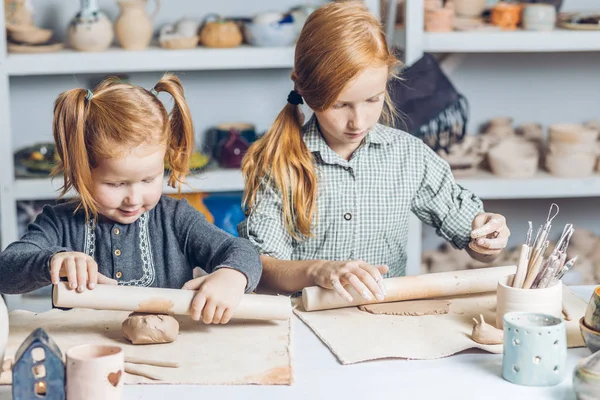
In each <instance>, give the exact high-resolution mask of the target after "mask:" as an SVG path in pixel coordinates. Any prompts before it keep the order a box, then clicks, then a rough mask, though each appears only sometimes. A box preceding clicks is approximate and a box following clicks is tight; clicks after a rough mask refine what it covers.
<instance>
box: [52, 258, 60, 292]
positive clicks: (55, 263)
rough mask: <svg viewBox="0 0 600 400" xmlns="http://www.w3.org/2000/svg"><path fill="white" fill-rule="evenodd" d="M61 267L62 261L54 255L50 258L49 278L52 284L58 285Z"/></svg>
mask: <svg viewBox="0 0 600 400" xmlns="http://www.w3.org/2000/svg"><path fill="white" fill-rule="evenodd" d="M61 267H62V261H61V260H59V259H58V258H57V257H56V255H55V256H53V257H52V258H51V259H50V280H51V281H52V284H53V285H58V282H60V269H61Z"/></svg>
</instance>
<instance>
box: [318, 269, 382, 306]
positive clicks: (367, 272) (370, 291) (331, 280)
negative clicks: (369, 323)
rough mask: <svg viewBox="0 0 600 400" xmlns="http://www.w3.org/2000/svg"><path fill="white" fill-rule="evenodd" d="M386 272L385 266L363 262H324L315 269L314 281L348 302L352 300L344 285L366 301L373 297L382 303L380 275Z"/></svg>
mask: <svg viewBox="0 0 600 400" xmlns="http://www.w3.org/2000/svg"><path fill="white" fill-rule="evenodd" d="M386 272H388V267H387V266H385V265H378V266H373V265H371V264H368V263H366V262H364V261H325V262H324V263H323V264H321V265H319V266H318V267H317V268H316V269H315V271H314V281H315V284H317V285H319V286H321V287H324V288H325V289H333V290H335V291H336V292H337V294H339V295H340V296H341V297H342V298H343V299H345V300H346V301H348V302H351V301H352V300H353V299H352V296H351V295H350V293H348V291H347V290H346V288H344V286H345V285H351V286H352V287H353V288H354V289H355V290H356V291H357V292H358V293H360V294H361V296H362V297H363V298H364V299H365V300H367V301H371V300H373V297H375V298H376V299H377V300H379V301H382V300H383V299H384V297H385V294H386V293H385V286H384V284H383V277H382V274H385V273H386Z"/></svg>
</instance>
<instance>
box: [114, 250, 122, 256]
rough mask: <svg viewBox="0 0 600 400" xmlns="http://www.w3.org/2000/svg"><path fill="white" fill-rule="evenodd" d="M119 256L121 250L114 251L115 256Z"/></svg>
mask: <svg viewBox="0 0 600 400" xmlns="http://www.w3.org/2000/svg"><path fill="white" fill-rule="evenodd" d="M120 255H121V250H119V249H116V250H115V256H117V257H119V256H120Z"/></svg>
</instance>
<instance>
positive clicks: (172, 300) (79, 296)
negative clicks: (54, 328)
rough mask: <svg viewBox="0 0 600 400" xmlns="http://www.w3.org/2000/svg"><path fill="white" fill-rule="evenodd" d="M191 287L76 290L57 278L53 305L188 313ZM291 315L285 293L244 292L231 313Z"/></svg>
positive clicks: (273, 317) (283, 317)
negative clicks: (80, 291)
mask: <svg viewBox="0 0 600 400" xmlns="http://www.w3.org/2000/svg"><path fill="white" fill-rule="evenodd" d="M195 294H196V291H195V290H183V289H161V288H147V287H135V286H113V285H96V287H95V288H94V290H86V291H85V292H83V293H78V292H76V291H75V290H70V289H69V288H68V287H67V282H60V283H59V284H58V285H56V286H55V287H54V291H53V294H52V298H53V300H54V305H55V306H57V307H64V308H92V309H96V310H119V311H137V312H145V313H154V314H176V315H189V314H190V308H191V304H192V299H193V298H194V295H195ZM291 315H292V306H291V302H290V299H289V297H286V296H269V295H262V294H245V295H244V297H243V298H242V301H241V302H240V305H239V306H238V308H237V310H235V313H234V314H233V317H232V318H236V319H257V320H286V319H288V318H290V317H291Z"/></svg>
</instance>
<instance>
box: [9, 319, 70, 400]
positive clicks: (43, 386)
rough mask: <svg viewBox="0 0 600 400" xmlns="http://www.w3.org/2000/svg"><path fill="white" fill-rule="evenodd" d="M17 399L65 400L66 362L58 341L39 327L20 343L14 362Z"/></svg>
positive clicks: (13, 382) (14, 393) (13, 388)
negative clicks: (55, 341) (57, 343)
mask: <svg viewBox="0 0 600 400" xmlns="http://www.w3.org/2000/svg"><path fill="white" fill-rule="evenodd" d="M12 373H13V381H12V394H13V400H35V399H45V400H64V399H65V397H66V396H65V363H64V361H63V356H62V353H61V351H60V349H59V348H58V346H57V345H56V343H54V341H53V340H52V339H51V338H50V337H49V336H48V334H47V333H46V331H45V330H44V329H42V328H37V329H36V330H35V331H33V332H31V334H30V335H29V336H28V337H27V339H25V341H24V342H23V343H22V344H21V346H19V349H18V350H17V353H16V354H15V361H14V364H13V369H12Z"/></svg>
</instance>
